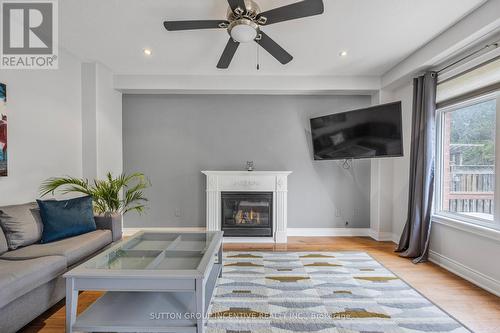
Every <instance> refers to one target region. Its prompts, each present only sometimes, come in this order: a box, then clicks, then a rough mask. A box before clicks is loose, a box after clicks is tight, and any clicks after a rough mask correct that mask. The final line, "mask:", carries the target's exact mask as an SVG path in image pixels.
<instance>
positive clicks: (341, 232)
mask: <svg viewBox="0 0 500 333" xmlns="http://www.w3.org/2000/svg"><path fill="white" fill-rule="evenodd" d="M369 230H370V229H368V228H288V236H305V237H321V236H369Z"/></svg>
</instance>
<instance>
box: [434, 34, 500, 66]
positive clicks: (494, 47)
mask: <svg viewBox="0 0 500 333" xmlns="http://www.w3.org/2000/svg"><path fill="white" fill-rule="evenodd" d="M499 46H500V45H499V41H496V42H494V43H490V44H487V45H485V46H483V47H482V48H480V49H478V50H476V51H474V52H472V53H470V54H468V55H466V56H463V57H462V58H460V59H458V60H456V61H454V62H452V63H451V64H449V65H447V66H445V67H443V68H441V69H440V70H438V71H437V72H436V73H438V74H439V73H441V72H443V71H445V70H447V69H448V68H450V67H453V66H455V65H457V64H459V63H461V62H462V61H464V60H467V59H469V58H471V57H473V56H475V55H476V54H478V53H480V52H482V51H484V50H487V49H489V48H490V47H493V50H494V49H496V48H498V47H499Z"/></svg>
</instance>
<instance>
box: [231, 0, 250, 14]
mask: <svg viewBox="0 0 500 333" xmlns="http://www.w3.org/2000/svg"><path fill="white" fill-rule="evenodd" d="M227 2H228V3H229V7H231V10H232V11H233V12H234V11H235V10H236V8H238V7H240V8H241V9H242V10H243V11H244V10H245V8H246V6H245V0H227Z"/></svg>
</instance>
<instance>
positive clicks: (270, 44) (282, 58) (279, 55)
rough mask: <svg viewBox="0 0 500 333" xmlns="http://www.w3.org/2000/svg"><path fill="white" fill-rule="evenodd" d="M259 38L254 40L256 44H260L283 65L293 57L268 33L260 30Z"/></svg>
mask: <svg viewBox="0 0 500 333" xmlns="http://www.w3.org/2000/svg"><path fill="white" fill-rule="evenodd" d="M259 34H260V39H259V40H257V39H256V40H255V42H256V43H257V44H259V45H260V46H262V47H263V48H264V49H265V50H266V51H267V52H269V53H270V54H271V55H272V56H273V57H275V58H276V59H277V60H278V61H279V62H281V63H282V64H283V65H285V64H288V63H289V62H290V61H292V59H293V57H292V56H291V55H290V53H288V52H286V51H285V50H284V49H283V48H282V47H281V46H279V45H278V44H277V43H276V42H275V41H274V40H272V39H271V37H269V36H268V35H266V34H265V33H263V32H262V31H260V33H259Z"/></svg>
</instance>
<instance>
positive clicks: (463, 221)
mask: <svg viewBox="0 0 500 333" xmlns="http://www.w3.org/2000/svg"><path fill="white" fill-rule="evenodd" d="M494 98H496V105H497V108H496V130H495V199H494V205H495V210H494V213H493V216H494V221H493V222H492V221H490V220H485V219H481V218H473V217H468V216H464V215H461V214H453V213H446V212H441V211H440V209H441V205H442V199H443V193H442V170H443V162H444V161H443V159H442V156H443V151H442V148H443V141H442V138H443V137H442V133H443V126H444V124H443V118H444V114H445V113H447V112H451V111H454V110H457V109H460V108H464V107H467V106H470V105H474V104H477V103H480V102H484V101H487V100H491V99H494ZM499 139H500V92H498V91H497V92H494V93H490V94H486V95H483V96H478V97H476V98H472V99H469V100H467V101H463V102H460V103H457V104H454V105H450V106H447V107H444V108H442V109H439V110H436V143H435V144H436V167H435V186H434V205H433V206H434V208H433V216H432V220H433V221H435V222H438V223H441V224H445V225H448V226H455V227H457V228H458V229H461V230H465V231H469V232H472V233H477V232H478V230H479V232H480V234H481V235H482V236H488V237H489V236H492V235H493V238H494V239H496V240H500V192H499V191H500V140H499ZM489 238H491V237H489Z"/></svg>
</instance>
